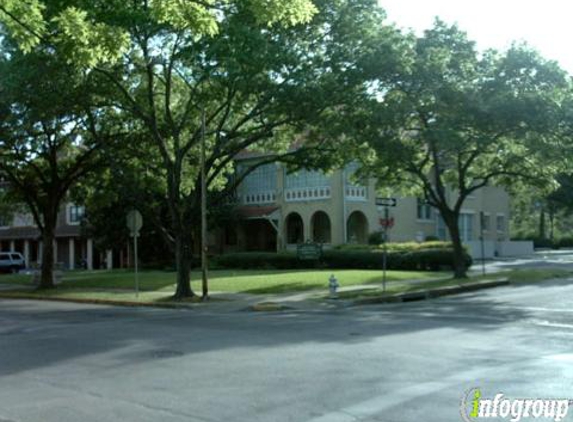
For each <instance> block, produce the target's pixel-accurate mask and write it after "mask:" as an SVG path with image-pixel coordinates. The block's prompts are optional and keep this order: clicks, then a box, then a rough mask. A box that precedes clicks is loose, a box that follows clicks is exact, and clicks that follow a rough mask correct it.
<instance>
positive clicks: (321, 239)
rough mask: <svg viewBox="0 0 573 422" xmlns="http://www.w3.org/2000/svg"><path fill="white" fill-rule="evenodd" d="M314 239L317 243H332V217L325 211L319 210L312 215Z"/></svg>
mask: <svg viewBox="0 0 573 422" xmlns="http://www.w3.org/2000/svg"><path fill="white" fill-rule="evenodd" d="M311 225H312V240H313V241H314V242H316V243H330V242H331V234H330V232H331V230H330V218H329V217H328V214H327V213H325V212H324V211H317V212H315V213H314V215H313V216H312V220H311Z"/></svg>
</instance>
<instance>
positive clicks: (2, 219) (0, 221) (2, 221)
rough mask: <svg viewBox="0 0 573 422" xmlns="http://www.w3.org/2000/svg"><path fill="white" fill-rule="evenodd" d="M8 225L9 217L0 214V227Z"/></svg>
mask: <svg viewBox="0 0 573 422" xmlns="http://www.w3.org/2000/svg"><path fill="white" fill-rule="evenodd" d="M9 226H10V218H9V217H8V216H7V215H2V214H0V227H1V228H7V227H9Z"/></svg>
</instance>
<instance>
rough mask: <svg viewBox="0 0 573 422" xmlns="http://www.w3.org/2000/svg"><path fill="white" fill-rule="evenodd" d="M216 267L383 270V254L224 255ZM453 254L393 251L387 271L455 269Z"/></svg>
mask: <svg viewBox="0 0 573 422" xmlns="http://www.w3.org/2000/svg"><path fill="white" fill-rule="evenodd" d="M464 257H465V261H466V265H467V266H468V268H469V267H470V266H471V264H472V259H471V257H470V256H469V254H467V253H466V254H465V256H464ZM214 261H215V262H214V263H215V265H217V266H218V267H221V268H235V269H307V268H332V269H382V267H383V253H382V252H381V251H345V250H327V251H324V253H323V255H322V259H321V260H320V261H318V262H316V261H300V260H299V259H298V258H297V256H296V253H294V252H282V253H259V252H244V253H232V254H225V255H220V256H218V257H215V258H214ZM452 266H453V254H452V250H451V249H420V250H414V251H408V252H405V251H392V252H389V253H388V256H387V268H388V269H391V270H430V271H438V270H442V269H451V268H452Z"/></svg>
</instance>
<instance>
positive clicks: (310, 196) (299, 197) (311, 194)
mask: <svg viewBox="0 0 573 422" xmlns="http://www.w3.org/2000/svg"><path fill="white" fill-rule="evenodd" d="M331 194H332V191H331V189H330V186H320V187H308V188H293V189H286V190H285V201H287V202H296V201H316V200H321V199H329V198H330V197H331Z"/></svg>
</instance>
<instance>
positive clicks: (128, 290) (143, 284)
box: [0, 269, 572, 302]
mask: <svg viewBox="0 0 573 422" xmlns="http://www.w3.org/2000/svg"><path fill="white" fill-rule="evenodd" d="M331 274H334V275H335V276H336V277H337V279H338V281H339V283H340V286H341V287H348V286H358V285H366V286H368V287H369V288H364V289H359V290H353V291H349V292H341V293H340V297H341V298H345V299H351V298H353V299H354V298H361V297H372V296H379V295H381V294H382V272H381V271H378V270H338V271H331V270H314V271H309V270H290V271H286V270H285V271H279V270H274V271H273V270H265V271H263V270H260V271H255V270H253V271H249V270H235V271H233V270H215V271H211V272H210V283H209V287H210V291H211V292H234V293H249V294H273V293H296V292H302V291H309V290H316V291H317V292H318V293H319V295H320V293H321V292H322V295H321V296H323V297H325V296H326V295H327V292H328V278H329V277H330V275H331ZM571 275H572V273H571V272H569V271H565V270H558V269H544V270H513V271H507V272H503V273H497V274H491V275H487V276H485V277H482V276H475V277H471V278H468V279H466V280H454V279H452V278H451V273H448V272H446V273H443V272H442V273H440V272H438V273H436V272H419V271H389V272H388V278H387V280H388V284H387V289H386V294H391V293H400V292H407V291H412V290H420V289H427V288H434V287H443V286H448V285H455V284H463V283H467V282H475V281H481V280H490V279H494V278H499V277H507V278H509V280H510V281H511V282H512V283H513V284H519V283H533V282H539V281H543V280H547V279H555V278H560V277H567V276H571ZM199 276H200V274H199V272H197V271H194V272H193V273H192V278H193V280H194V281H193V282H192V286H193V289H194V290H195V291H196V292H200V291H201V286H200V281H199ZM31 279H32V276H30V275H20V274H18V275H0V284H10V283H11V284H23V285H26V284H27V285H30V284H31ZM412 281H417V282H412ZM174 283H175V273H173V272H163V271H144V272H142V273H140V290H141V294H140V296H139V298H138V300H139V301H140V302H161V301H166V300H168V298H169V297H170V296H171V295H172V294H173V292H174V290H175V284H174ZM22 293H25V294H26V295H30V296H32V297H39V298H63V299H86V300H126V301H133V300H134V298H135V297H134V274H133V272H131V271H125V270H115V271H70V272H66V273H64V277H63V282H62V284H61V285H59V286H58V288H57V289H54V290H50V291H29V290H27V291H19V292H15V293H10V292H0V295H1V296H10V295H14V294H16V295H21V294H22Z"/></svg>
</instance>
